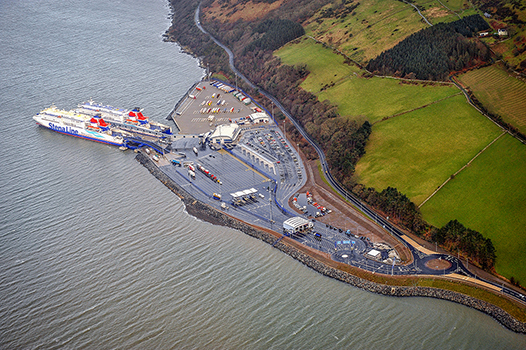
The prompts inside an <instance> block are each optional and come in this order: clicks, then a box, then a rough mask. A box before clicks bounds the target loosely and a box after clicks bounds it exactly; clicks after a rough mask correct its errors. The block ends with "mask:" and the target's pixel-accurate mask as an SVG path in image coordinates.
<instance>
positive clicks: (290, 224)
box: [283, 216, 310, 230]
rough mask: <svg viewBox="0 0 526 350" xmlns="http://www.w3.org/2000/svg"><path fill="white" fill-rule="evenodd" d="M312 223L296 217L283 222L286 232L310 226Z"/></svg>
mask: <svg viewBox="0 0 526 350" xmlns="http://www.w3.org/2000/svg"><path fill="white" fill-rule="evenodd" d="M309 223H310V222H309V220H307V219H304V218H302V217H299V216H295V217H293V218H290V219H287V220H285V221H284V222H283V228H284V229H286V230H291V229H292V230H294V229H296V228H298V227H301V226H304V225H308V224H309Z"/></svg>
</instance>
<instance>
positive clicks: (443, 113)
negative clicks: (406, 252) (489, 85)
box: [356, 96, 500, 205]
mask: <svg viewBox="0 0 526 350" xmlns="http://www.w3.org/2000/svg"><path fill="white" fill-rule="evenodd" d="M499 134H500V129H499V128H498V127H496V126H495V125H494V124H493V123H492V122H491V121H489V120H488V119H486V118H482V117H481V116H480V114H479V113H478V112H477V111H475V110H474V109H473V108H471V107H470V106H469V105H468V104H467V102H466V100H465V98H464V96H455V97H453V98H450V99H448V100H445V101H442V102H440V103H437V104H434V105H431V106H429V107H426V108H423V109H420V110H417V111H414V112H411V113H408V114H404V115H402V116H399V117H395V118H392V119H389V120H386V121H383V122H381V123H378V124H375V125H374V126H373V132H372V134H371V136H370V139H369V142H368V144H367V146H366V154H365V156H363V158H362V159H361V160H360V161H359V162H358V164H357V166H356V176H357V179H358V181H359V182H360V183H363V184H364V185H366V186H368V187H374V188H375V189H376V190H378V191H381V190H382V189H384V188H387V187H388V186H392V187H396V188H397V189H398V190H400V191H401V192H402V193H404V194H405V195H407V196H408V197H409V198H410V199H411V200H412V201H413V202H414V203H415V204H417V205H418V204H420V203H422V202H423V201H424V200H425V199H426V198H427V197H428V196H429V195H430V194H431V193H433V191H434V190H435V189H436V188H438V186H440V185H441V184H442V183H443V182H444V181H445V180H447V179H448V178H449V177H450V176H451V175H452V174H454V173H455V172H456V171H457V170H459V169H460V168H462V166H464V164H466V163H467V162H468V161H469V160H470V159H471V158H473V157H474V156H475V155H476V154H477V153H478V152H479V151H480V150H481V149H483V148H484V147H485V146H486V145H487V144H489V143H490V142H491V141H492V140H493V139H495V137H497V136H498V135H499Z"/></svg>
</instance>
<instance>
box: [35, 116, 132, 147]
mask: <svg viewBox="0 0 526 350" xmlns="http://www.w3.org/2000/svg"><path fill="white" fill-rule="evenodd" d="M33 119H35V121H36V123H37V125H39V126H41V127H43V128H46V129H49V130H52V131H55V132H58V133H59V134H63V135H68V136H74V137H78V138H81V139H84V140H90V141H95V142H99V143H105V144H107V145H112V146H123V145H124V142H123V140H122V139H121V138H116V137H115V136H111V135H106V134H103V133H100V132H96V131H87V130H85V129H83V128H79V127H73V126H63V125H60V124H59V123H53V122H50V121H47V120H41V119H39V118H38V117H33Z"/></svg>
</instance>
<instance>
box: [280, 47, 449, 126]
mask: <svg viewBox="0 0 526 350" xmlns="http://www.w3.org/2000/svg"><path fill="white" fill-rule="evenodd" d="M275 54H276V55H277V56H279V57H281V59H282V62H283V63H285V64H289V65H295V64H299V63H305V64H307V68H308V70H309V71H310V72H311V73H310V74H309V76H308V77H307V79H305V81H304V82H303V83H302V85H301V87H302V88H303V89H305V90H307V91H310V92H312V93H315V94H316V95H317V96H318V99H319V100H320V101H323V100H326V99H328V100H330V101H331V102H332V103H334V104H336V105H337V106H338V110H339V112H340V114H341V115H346V116H350V117H351V118H353V119H356V120H358V121H363V120H365V119H367V120H369V122H371V123H374V122H376V121H379V120H381V119H382V118H384V117H390V116H392V115H394V114H397V113H400V112H405V111H409V110H412V109H414V108H418V107H421V106H424V105H427V104H429V103H432V102H434V101H438V100H441V99H444V98H447V97H449V96H453V95H455V94H457V93H458V92H459V90H458V89H457V88H456V87H454V86H453V85H435V86H432V85H425V84H416V85H410V84H402V83H400V81H399V80H396V79H389V78H376V77H375V78H369V79H366V78H362V77H361V74H362V71H361V70H360V69H359V68H358V67H356V66H354V65H347V64H343V61H344V58H343V56H341V55H338V54H335V53H334V52H333V51H332V50H331V49H329V48H326V47H323V46H322V45H321V44H318V43H316V42H315V41H314V40H312V39H309V38H304V39H302V40H301V41H300V42H299V43H298V44H288V45H286V46H284V47H283V48H281V49H280V50H278V51H276V52H275ZM331 83H335V85H334V86H333V87H331V88H328V89H326V90H324V91H320V90H321V89H322V87H323V86H325V85H327V84H331Z"/></svg>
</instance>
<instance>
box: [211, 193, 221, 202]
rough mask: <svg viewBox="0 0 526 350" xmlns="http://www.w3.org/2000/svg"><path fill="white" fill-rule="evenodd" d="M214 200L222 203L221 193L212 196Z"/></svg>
mask: <svg viewBox="0 0 526 350" xmlns="http://www.w3.org/2000/svg"><path fill="white" fill-rule="evenodd" d="M212 198H214V199H216V200H218V201H220V200H221V195H220V194H219V193H214V194H213V195H212Z"/></svg>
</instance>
